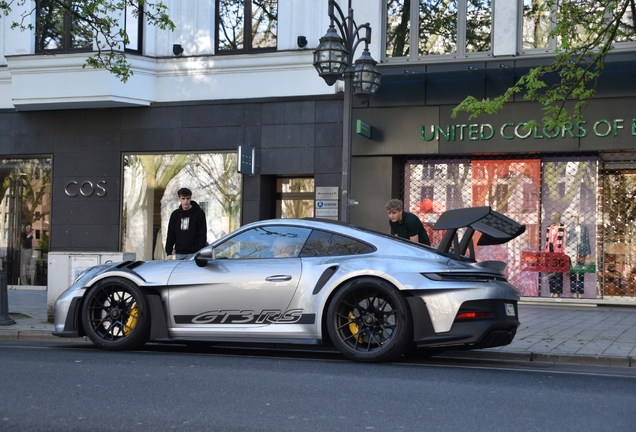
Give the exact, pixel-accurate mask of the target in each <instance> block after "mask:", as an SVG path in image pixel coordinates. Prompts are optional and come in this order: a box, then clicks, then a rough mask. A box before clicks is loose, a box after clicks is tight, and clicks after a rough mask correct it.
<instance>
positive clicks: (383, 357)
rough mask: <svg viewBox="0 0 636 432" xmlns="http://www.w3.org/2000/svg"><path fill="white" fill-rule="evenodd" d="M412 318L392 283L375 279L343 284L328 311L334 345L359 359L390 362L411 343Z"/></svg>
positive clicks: (345, 353)
mask: <svg viewBox="0 0 636 432" xmlns="http://www.w3.org/2000/svg"><path fill="white" fill-rule="evenodd" d="M412 322H413V320H412V318H411V311H410V309H409V306H408V304H407V302H406V299H405V298H404V297H403V296H402V295H401V294H400V292H399V291H398V290H397V289H396V288H395V287H394V286H393V285H391V284H389V283H387V282H385V281H383V280H380V279H375V278H360V279H355V280H352V281H350V282H348V283H346V284H345V285H344V286H343V287H342V288H341V289H340V290H339V291H338V292H337V293H336V295H335V296H334V297H333V299H332V301H331V303H330V304H329V309H328V311H327V329H328V331H329V337H330V338H331V341H332V342H333V344H334V345H335V347H336V348H337V349H338V350H339V351H340V352H341V353H342V354H343V355H345V356H346V357H348V358H350V359H352V360H355V361H359V362H369V363H370V362H381V361H389V360H391V359H394V358H396V357H398V356H401V355H402V354H404V352H405V351H406V350H407V349H408V348H409V347H410V346H411V343H412V342H413V340H412V339H413V337H412V335H413V324H412Z"/></svg>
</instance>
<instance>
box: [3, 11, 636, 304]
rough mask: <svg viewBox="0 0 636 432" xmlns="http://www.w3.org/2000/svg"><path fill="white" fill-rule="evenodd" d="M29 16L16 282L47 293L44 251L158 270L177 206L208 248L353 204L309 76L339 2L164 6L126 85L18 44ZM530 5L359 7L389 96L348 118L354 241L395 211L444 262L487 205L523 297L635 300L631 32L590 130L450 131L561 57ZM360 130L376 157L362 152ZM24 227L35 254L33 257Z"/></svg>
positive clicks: (10, 156)
mask: <svg viewBox="0 0 636 432" xmlns="http://www.w3.org/2000/svg"><path fill="white" fill-rule="evenodd" d="M28 3H30V2H27V4H25V5H24V6H23V7H22V8H23V10H21V9H20V7H19V6H15V7H14V11H13V12H12V13H11V14H10V15H9V16H7V17H2V18H0V37H1V38H2V40H0V153H2V155H3V164H2V167H1V168H0V169H2V173H3V191H4V198H3V201H2V202H1V203H0V211H1V212H2V213H0V214H2V215H6V217H5V220H4V225H2V224H1V223H2V222H3V221H0V229H3V230H4V231H3V234H2V235H1V236H0V240H2V241H3V243H2V244H0V248H2V251H3V252H2V253H3V263H4V264H3V265H4V266H5V267H4V268H5V269H6V270H7V272H8V275H9V276H10V278H12V279H10V283H31V280H33V283H34V284H41V283H42V282H41V281H42V278H43V272H44V271H45V270H44V269H45V268H46V266H45V265H43V264H42V263H43V262H45V260H46V252H47V251H49V250H50V251H71V252H72V251H127V252H135V253H136V254H137V258H138V259H160V258H162V257H164V256H165V251H163V247H162V246H163V242H164V241H165V234H163V233H164V232H165V226H166V224H167V219H168V217H169V214H170V212H171V211H172V210H173V209H174V208H176V206H177V197H176V193H175V192H176V190H177V189H178V188H179V187H182V186H188V187H190V188H191V189H192V190H193V192H194V197H193V198H194V199H195V200H196V201H198V202H199V203H200V204H202V207H204V210H206V214H207V215H208V241H209V242H211V241H212V240H214V239H216V238H218V237H220V236H221V235H223V234H226V233H228V232H231V231H233V230H234V229H235V228H237V227H238V226H240V225H243V224H245V223H248V222H251V221H255V220H260V219H266V218H275V217H304V216H312V215H313V214H314V213H313V210H314V205H315V200H314V192H315V190H316V188H319V187H340V186H341V185H340V181H341V177H342V173H341V171H342V159H343V157H346V155H344V156H343V154H342V142H343V114H344V113H343V94H342V91H343V89H342V84H341V83H337V84H336V85H334V86H333V87H328V86H327V85H326V84H325V83H324V82H323V81H322V79H321V78H320V77H319V76H318V74H317V73H316V71H315V70H314V68H313V66H312V62H313V58H312V51H313V49H315V48H316V47H317V45H318V40H319V38H320V37H321V36H322V35H323V34H324V32H325V31H326V29H327V27H328V26H329V18H328V16H327V1H326V0H277V1H276V0H272V1H270V2H265V3H264V4H265V5H266V7H265V8H266V9H267V8H269V9H267V10H262V9H259V6H258V5H259V4H262V3H263V2H238V1H237V2H234V4H233V3H232V2H219V1H218V0H192V1H188V2H179V1H177V0H171V1H166V2H164V3H166V4H167V6H168V8H169V13H170V17H171V19H172V20H173V21H174V22H175V24H176V30H175V31H174V32H169V31H162V30H158V29H156V28H154V27H152V26H149V25H147V23H145V22H144V21H143V19H142V20H141V21H135V20H134V19H132V18H130V17H129V19H128V20H127V21H126V26H127V29H128V28H129V27H128V24H129V23H131V24H130V25H131V27H130V29H131V33H133V32H136V33H135V34H136V35H137V36H136V37H135V38H134V40H132V41H131V45H130V46H129V47H126V48H127V52H128V58H129V61H130V62H131V64H132V66H133V72H134V75H133V77H132V78H131V79H130V80H129V81H128V82H126V83H122V82H121V81H119V80H118V79H117V78H115V77H113V76H112V75H110V74H109V73H108V72H107V71H104V70H93V69H90V68H82V65H83V64H84V61H85V59H86V56H87V55H88V53H87V50H90V49H91V48H93V46H92V44H91V43H89V42H87V41H86V40H85V38H83V36H82V34H81V32H79V33H78V34H68V35H63V37H62V38H61V39H55V37H53V36H51V37H50V40H49V39H46V40H41V39H42V38H40V39H37V38H36V37H35V34H33V33H32V32H31V33H30V32H28V31H26V32H19V31H15V30H11V29H10V24H11V22H12V21H15V20H16V17H17V16H19V14H20V13H21V12H23V11H25V10H27V9H28V8H29V6H37V7H42V5H43V4H44V5H46V2H45V1H40V2H35V1H34V2H31V3H33V4H32V5H29V4H28ZM257 3H258V4H257ZM339 3H340V4H341V6H342V7H343V8H346V6H347V5H348V2H345V1H340V2H339ZM438 3H439V4H438ZM539 3H541V2H539ZM536 4H537V2H536V1H529V0H518V1H517V0H515V1H502V0H480V1H468V0H453V1H450V2H441V3H440V2H435V1H426V0H420V1H418V2H415V1H408V0H353V1H352V2H351V6H352V7H353V9H354V11H355V18H356V21H357V22H358V23H364V22H369V23H370V24H371V27H372V28H373V35H372V42H371V44H370V46H369V49H370V50H371V55H372V57H373V58H375V59H376V60H378V62H379V64H378V69H379V70H380V72H381V73H382V83H381V87H380V89H379V90H378V92H377V94H376V95H375V96H374V97H373V98H371V99H370V101H369V102H368V103H366V104H361V103H359V102H357V101H355V102H354V107H353V123H354V124H353V125H352V128H353V129H354V130H353V145H352V149H353V157H352V168H351V179H352V188H351V199H352V202H357V204H356V205H352V206H351V222H352V223H354V224H356V225H361V226H365V227H368V228H372V229H376V230H379V231H388V222H387V218H386V215H385V211H384V204H385V203H386V202H387V201H388V200H389V199H390V198H400V199H402V200H403V201H404V204H405V209H406V210H408V211H411V212H414V213H416V214H418V216H419V217H420V218H421V219H422V221H423V222H424V223H425V224H426V226H427V227H428V229H429V235H430V237H431V239H432V240H433V243H434V244H435V242H436V241H439V240H438V239H439V238H440V236H439V234H438V233H434V232H433V231H432V225H433V224H434V222H435V220H436V219H437V217H438V216H439V214H441V212H443V211H444V210H447V209H452V208H459V207H465V206H477V205H490V206H491V207H493V208H495V209H496V210H497V211H500V212H502V213H504V214H507V215H508V216H510V217H512V218H513V219H515V220H518V221H519V222H522V223H524V224H526V226H527V233H526V234H524V235H523V236H522V237H520V238H519V239H518V240H516V241H515V242H513V243H512V244H509V245H506V246H502V247H477V255H478V257H479V258H480V259H503V260H506V261H507V262H508V263H509V265H508V269H507V272H508V277H509V278H510V280H511V281H512V282H513V283H515V284H516V285H517V286H519V287H520V289H521V291H522V295H524V296H530V297H532V296H542V297H551V296H553V295H555V294H559V296H561V297H575V298H578V297H579V295H580V296H581V297H582V298H597V297H606V296H612V297H620V298H625V299H626V300H628V299H631V298H633V297H634V293H635V292H636V287H635V286H634V284H635V283H636V281H635V280H634V279H635V278H634V274H636V272H635V273H632V269H636V255H635V253H636V245H633V244H632V240H631V239H632V238H633V235H632V230H633V229H634V226H633V223H631V221H633V220H634V216H636V215H632V212H633V208H632V205H631V203H632V202H633V200H632V199H631V197H632V195H633V194H634V193H635V191H636V175H635V174H634V173H636V153H633V151H636V141H635V140H636V120H634V119H636V112H635V111H634V108H633V106H634V103H633V102H634V99H635V98H636V85H635V84H634V83H633V79H632V77H633V75H634V69H636V57H635V54H636V43H635V41H636V38H634V37H633V36H634V32H633V24H632V23H633V17H631V14H627V15H626V18H625V22H624V27H625V30H626V31H625V33H626V34H629V31H630V26H631V35H632V37H624V38H622V39H621V40H620V42H619V43H617V44H616V49H615V50H614V51H613V53H612V54H611V55H610V56H609V57H608V60H607V66H606V70H605V71H604V73H603V75H602V76H601V78H600V80H599V82H598V83H597V94H596V96H595V97H594V99H593V101H592V102H591V103H590V105H589V107H588V108H587V109H586V110H585V113H584V119H583V120H582V121H581V122H578V123H576V124H573V125H571V127H566V128H563V129H559V130H544V129H543V128H542V127H538V128H536V129H534V130H531V131H529V132H528V131H526V130H525V129H524V126H525V124H526V123H527V122H528V121H529V120H531V119H536V118H540V117H541V107H540V106H538V105H537V104H534V103H530V102H526V101H524V100H523V98H522V97H521V96H519V97H516V98H515V99H514V100H511V101H510V103H509V104H507V105H506V106H505V108H504V110H503V111H502V112H500V113H498V114H496V115H491V116H480V117H479V118H477V119H473V120H469V119H468V118H467V116H463V117H462V115H461V114H460V115H459V116H458V117H457V118H453V117H452V116H451V112H452V109H453V108H454V107H455V106H456V105H457V104H458V103H459V102H461V101H462V100H463V99H464V98H465V97H466V96H467V95H472V96H474V97H476V98H477V99H485V98H493V97H496V96H497V95H499V94H501V93H502V92H504V91H505V90H506V89H507V88H508V87H509V86H511V85H512V84H513V83H514V82H515V81H516V79H518V78H519V77H520V76H522V75H523V74H525V73H526V72H527V71H528V70H529V69H530V68H531V67H534V66H537V65H541V64H547V63H549V62H550V61H551V60H552V59H553V58H554V55H553V54H552V53H553V52H554V50H555V48H556V43H557V41H556V40H553V39H550V38H548V37H547V34H548V33H549V29H550V26H551V25H552V24H551V21H550V17H549V16H546V15H545V14H540V13H538V12H537V11H536V9H533V5H536ZM228 5H230V6H228ZM440 5H441V6H440ZM248 8H249V9H248ZM245 16H252V18H253V19H252V28H251V32H249V33H250V34H252V36H253V37H252V41H246V40H244V39H243V38H242V37H241V36H230V35H231V34H234V35H241V34H242V30H244V29H242V26H243V24H242V23H243V19H242V18H243V17H245ZM135 23H137V24H136V25H137V27H135ZM581 31H582V32H583V29H581ZM299 36H304V39H305V40H306V41H307V44H306V45H303V39H301V38H299ZM64 44H66V45H64ZM175 45H178V46H180V47H181V48H182V49H183V52H182V53H180V52H179V47H178V46H175ZM69 47H70V48H69ZM73 47H76V48H73ZM42 51H47V53H48V55H45V54H43V53H42ZM51 51H55V53H56V55H55V56H52V55H50V54H51ZM356 57H357V56H356ZM358 120H360V121H362V122H364V123H366V124H368V125H370V126H371V137H370V138H368V137H366V136H363V135H361V134H357V133H355V127H356V124H357V122H358ZM239 145H249V146H251V147H254V148H255V172H254V175H253V176H243V175H239V174H236V164H237V148H238V146H239ZM25 190H29V191H32V192H30V193H31V194H32V195H31V196H27V194H26V193H25ZM28 224H30V225H32V226H33V227H34V228H35V230H36V232H35V238H36V241H34V242H33V244H32V249H31V250H30V251H29V250H28V249H27V248H26V246H25V244H24V241H23V240H22V237H21V236H22V234H21V233H22V231H23V228H24V227H26V225H28ZM552 225H555V226H556V228H553V229H551V228H550V227H551V226H552ZM561 226H562V228H561ZM559 228H561V229H559ZM559 237H562V238H561V241H560V242H558V241H557V240H558V239H559ZM557 243H558V244H557ZM25 250H26V251H27V254H26V255H28V256H29V258H28V260H27V259H26V258H24V259H23V258H22V255H24V252H25ZM34 259H35V261H36V264H35V266H33V265H32V261H33V260H34ZM25 262H28V265H27V266H25V265H24V263H25ZM31 274H33V276H32V277H31V278H30V277H29V275H31ZM20 276H22V279H24V281H23V280H22V279H21V278H20ZM25 276H27V277H26V278H25ZM38 278H39V279H38ZM38 280H39V281H40V282H38Z"/></svg>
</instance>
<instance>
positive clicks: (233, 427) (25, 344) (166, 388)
mask: <svg viewBox="0 0 636 432" xmlns="http://www.w3.org/2000/svg"><path fill="white" fill-rule="evenodd" d="M0 383H2V390H1V391H2V395H1V396H0V430H1V431H132V430H138V431H175V430H176V431H179V430H182V431H287V430H289V431H292V430H293V431H333V430H346V431H348V432H352V431H373V430H376V431H447V430H488V431H506V432H509V431H511V430H514V431H581V430H585V431H595V430H599V431H600V430H612V431H633V430H634V424H635V422H636V410H635V409H634V407H633V401H634V400H636V371H635V370H634V368H619V367H614V368H611V367H600V366H578V365H565V364H548V363H528V362H520V363H514V362H493V361H477V360H462V359H450V358H445V357H438V358H433V359H430V360H425V359H424V360H422V359H404V360H402V361H401V362H399V363H391V364H371V365H370V364H359V363H352V362H349V361H346V360H344V359H343V357H341V356H340V355H338V354H333V353H308V352H288V351H270V352H264V351H254V350H232V349H223V348H215V347H212V348H206V349H192V348H186V347H182V346H158V345H149V346H148V347H147V348H146V349H144V350H143V351H135V352H107V351H101V350H98V349H96V348H95V347H94V346H93V345H92V344H89V343H69V342H64V341H60V342H56V341H11V340H0Z"/></svg>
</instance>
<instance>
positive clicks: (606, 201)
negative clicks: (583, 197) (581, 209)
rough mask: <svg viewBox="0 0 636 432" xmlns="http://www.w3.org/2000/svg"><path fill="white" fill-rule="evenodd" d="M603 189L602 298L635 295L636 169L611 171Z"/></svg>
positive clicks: (606, 173)
mask: <svg viewBox="0 0 636 432" xmlns="http://www.w3.org/2000/svg"><path fill="white" fill-rule="evenodd" d="M602 179H603V187H602V208H603V213H602V224H601V238H602V246H603V247H602V251H601V259H600V260H599V262H600V263H601V265H600V266H599V267H600V268H601V270H602V274H601V283H602V287H601V288H602V294H603V296H612V297H617V296H618V297H625V296H627V297H635V296H636V223H635V222H634V221H636V169H635V168H634V166H633V165H632V167H630V168H626V169H608V170H605V171H604V172H603V177H602Z"/></svg>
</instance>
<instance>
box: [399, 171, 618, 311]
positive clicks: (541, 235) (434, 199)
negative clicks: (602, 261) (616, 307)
mask: <svg viewBox="0 0 636 432" xmlns="http://www.w3.org/2000/svg"><path fill="white" fill-rule="evenodd" d="M405 173H406V178H405V200H404V201H405V209H406V210H407V211H411V212H413V213H415V214H417V215H418V216H419V217H420V219H421V220H422V222H423V223H424V226H425V227H426V228H427V231H428V233H429V237H430V238H431V243H432V245H433V246H437V245H438V244H439V242H440V241H441V239H442V237H443V232H440V231H433V230H432V227H433V225H434V224H435V222H436V221H437V219H438V218H439V216H440V215H441V214H442V213H443V212H444V211H446V210H450V209H454V208H461V207H471V206H473V207H475V206H490V207H491V208H493V209H494V210H496V211H498V212H500V213H503V214H505V215H506V216H508V217H510V218H512V219H514V220H515V221H517V222H519V223H522V224H524V225H525V226H526V233H525V234H523V235H522V236H520V237H517V238H516V239H514V240H512V241H511V242H508V243H506V244H503V245H497V246H485V247H484V246H481V247H478V248H476V257H477V259H478V260H480V261H483V260H497V261H504V262H506V263H507V264H508V266H507V268H506V276H507V278H508V280H509V281H510V282H511V283H512V284H513V285H515V286H517V287H518V288H519V289H520V290H521V295H522V296H544V297H550V296H551V295H552V296H553V297H555V296H556V294H557V293H558V294H559V297H562V296H563V297H575V298H579V295H580V298H584V297H585V298H593V297H595V296H596V276H595V273H596V244H595V239H596V191H597V174H596V173H597V161H596V158H587V159H585V158H552V159H542V160H541V159H528V160H515V159H503V160H470V161H469V160H459V159H458V160H453V161H448V160H446V161H444V160H440V161H435V160H432V161H431V160H429V161H415V160H412V161H408V162H407V163H406V167H405ZM552 259H558V260H559V263H560V264H559V265H547V266H546V265H543V266H541V265H538V264H537V263H543V264H545V263H546V262H548V261H550V263H551V262H552V261H551V260H552ZM623 261H624V260H623Z"/></svg>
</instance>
